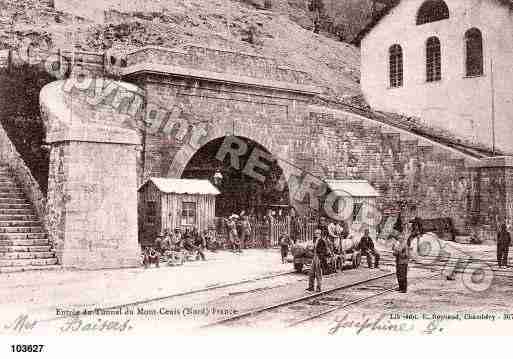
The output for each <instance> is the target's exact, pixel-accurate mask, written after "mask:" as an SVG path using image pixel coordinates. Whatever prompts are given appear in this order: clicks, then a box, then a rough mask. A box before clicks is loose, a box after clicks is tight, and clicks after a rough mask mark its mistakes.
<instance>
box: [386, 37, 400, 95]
mask: <svg viewBox="0 0 513 359" xmlns="http://www.w3.org/2000/svg"><path fill="white" fill-rule="evenodd" d="M388 53H389V66H390V69H389V74H390V87H401V86H402V85H403V50H402V48H401V46H400V45H392V46H390V49H389V50H388Z"/></svg>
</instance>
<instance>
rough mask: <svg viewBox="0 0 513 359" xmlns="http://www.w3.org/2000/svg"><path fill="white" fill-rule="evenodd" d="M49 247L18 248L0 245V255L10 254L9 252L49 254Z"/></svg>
mask: <svg viewBox="0 0 513 359" xmlns="http://www.w3.org/2000/svg"><path fill="white" fill-rule="evenodd" d="M51 248H52V247H51V246H50V245H43V246H38V245H28V246H20V245H5V246H4V245H1V244H0V253H11V252H50V251H51Z"/></svg>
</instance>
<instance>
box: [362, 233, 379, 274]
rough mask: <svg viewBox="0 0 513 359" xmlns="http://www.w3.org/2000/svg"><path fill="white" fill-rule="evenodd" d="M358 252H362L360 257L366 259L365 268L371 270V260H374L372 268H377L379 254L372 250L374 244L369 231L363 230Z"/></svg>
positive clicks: (374, 249)
mask: <svg viewBox="0 0 513 359" xmlns="http://www.w3.org/2000/svg"><path fill="white" fill-rule="evenodd" d="M360 250H361V251H362V255H364V256H366V257H367V266H368V267H369V268H372V258H374V268H378V267H379V259H380V256H379V253H378V251H377V250H376V248H374V242H373V241H372V238H371V237H370V235H369V230H368V229H365V232H364V233H363V237H362V238H361V239H360Z"/></svg>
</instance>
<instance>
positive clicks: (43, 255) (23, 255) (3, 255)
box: [0, 251, 55, 260]
mask: <svg viewBox="0 0 513 359" xmlns="http://www.w3.org/2000/svg"><path fill="white" fill-rule="evenodd" d="M48 258H55V254H54V253H51V252H1V251H0V260H2V259H48Z"/></svg>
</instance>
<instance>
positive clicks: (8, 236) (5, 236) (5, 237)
mask: <svg viewBox="0 0 513 359" xmlns="http://www.w3.org/2000/svg"><path fill="white" fill-rule="evenodd" d="M46 238H48V235H47V234H46V233H45V232H43V231H41V232H33V233H0V241H12V240H31V239H45V240H47V239H46Z"/></svg>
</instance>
